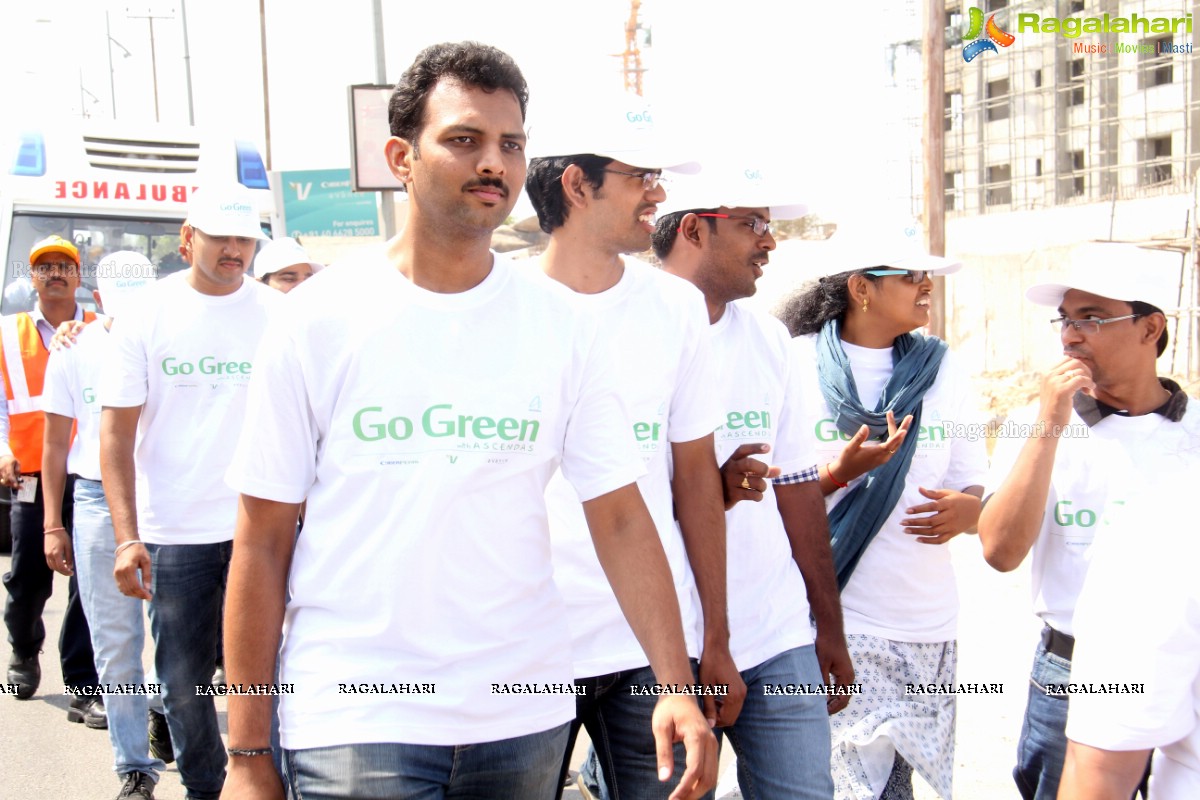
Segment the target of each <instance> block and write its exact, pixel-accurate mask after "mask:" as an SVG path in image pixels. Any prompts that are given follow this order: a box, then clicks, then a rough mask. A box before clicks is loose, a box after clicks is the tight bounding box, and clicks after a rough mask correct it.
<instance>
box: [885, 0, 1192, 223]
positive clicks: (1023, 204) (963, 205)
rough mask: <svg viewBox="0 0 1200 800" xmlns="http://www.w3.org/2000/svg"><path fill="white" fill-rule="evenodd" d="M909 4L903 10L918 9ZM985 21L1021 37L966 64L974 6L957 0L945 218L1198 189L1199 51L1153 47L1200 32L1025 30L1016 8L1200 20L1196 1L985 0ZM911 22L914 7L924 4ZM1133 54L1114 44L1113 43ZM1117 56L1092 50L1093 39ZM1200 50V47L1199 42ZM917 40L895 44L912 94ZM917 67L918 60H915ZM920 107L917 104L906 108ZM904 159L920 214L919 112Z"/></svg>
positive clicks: (950, 47) (950, 4) (902, 82)
mask: <svg viewBox="0 0 1200 800" xmlns="http://www.w3.org/2000/svg"><path fill="white" fill-rule="evenodd" d="M911 5H912V4H911V2H906V6H911ZM981 5H982V7H983V11H984V13H985V15H987V16H988V17H990V16H991V15H992V14H993V13H995V14H996V20H997V22H998V23H999V24H1000V27H1001V28H1002V29H1004V30H1006V31H1008V32H1010V33H1014V34H1015V35H1016V37H1017V41H1016V44H1015V46H1013V47H1010V48H1004V49H1001V50H1000V51H999V52H996V53H990V52H985V53H983V54H982V55H980V56H978V57H976V58H975V59H974V60H972V61H971V62H965V61H964V60H963V58H962V54H961V53H962V47H963V38H962V37H963V35H964V32H965V30H966V26H967V20H968V15H967V13H966V12H967V11H969V10H970V4H969V0H947V2H946V5H945V25H946V50H947V53H946V58H945V61H946V78H945V97H944V108H945V114H944V117H943V134H944V136H945V151H946V163H945V179H946V189H945V191H946V214H947V216H948V217H950V218H953V217H955V216H960V215H973V214H987V213H995V212H1007V211H1021V210H1030V209H1038V208H1047V207H1054V206H1063V205H1071V204H1081V203H1096V202H1111V201H1114V200H1127V199H1133V198H1140V197H1152V196H1155V195H1161V194H1188V193H1190V192H1191V188H1192V180H1193V177H1194V175H1195V172H1196V169H1197V168H1198V167H1200V92H1198V91H1197V89H1196V87H1197V86H1200V58H1197V55H1196V53H1190V52H1184V53H1160V52H1157V48H1158V45H1159V43H1160V42H1161V41H1170V42H1172V43H1178V44H1184V43H1187V44H1190V43H1192V41H1193V35H1192V34H1191V33H1188V34H1184V33H1183V30H1182V29H1181V30H1180V31H1179V33H1177V34H1164V33H1149V32H1147V33H1142V32H1138V33H1130V34H1099V35H1094V34H1093V35H1089V34H1085V35H1082V36H1079V37H1078V38H1069V37H1066V36H1062V35H1059V34H1055V33H1029V32H1018V30H1017V28H1018V26H1017V15H1018V14H1037V15H1038V17H1039V18H1043V19H1044V18H1046V17H1055V18H1057V19H1060V20H1063V19H1066V18H1068V17H1077V18H1084V17H1102V16H1103V15H1105V14H1108V15H1109V16H1110V17H1118V16H1124V17H1129V16H1131V15H1132V14H1135V13H1136V14H1137V15H1138V16H1139V17H1142V18H1155V17H1166V18H1181V17H1184V16H1185V15H1187V14H1194V18H1196V19H1200V2H1188V1H1187V0H1158V1H1157V2H1147V1H1146V0H1136V1H1135V2H1123V1H1122V0H1030V1H1029V2H1022V3H1012V4H1009V3H1007V2H1005V0H983V2H982V3H981ZM914 16H915V10H914ZM1118 40H1119V41H1120V43H1121V45H1122V46H1123V47H1124V48H1129V49H1131V50H1137V49H1139V47H1140V46H1142V45H1145V46H1147V47H1149V48H1152V49H1153V50H1154V52H1117V51H1116V45H1117V41H1118ZM1093 43H1097V44H1107V45H1108V48H1109V52H1107V53H1095V52H1086V49H1087V45H1089V44H1093ZM1193 49H1194V48H1193ZM919 57H920V42H919V41H917V40H915V38H914V39H909V40H905V41H898V42H895V43H893V44H892V45H891V46H890V47H889V58H890V61H891V63H892V64H893V83H894V85H895V86H896V87H897V88H900V89H901V90H903V91H905V92H906V93H907V92H912V91H914V90H915V91H917V92H919V91H920V89H919V87H914V86H913V80H914V76H915V75H918V74H919V73H914V71H913V68H912V66H911V64H912V61H913V60H914V59H919ZM918 63H919V62H918ZM907 107H909V108H912V109H913V110H914V112H916V111H917V110H919V108H920V106H919V105H918V104H912V105H908V106H907ZM904 125H905V127H906V128H907V129H908V130H909V131H910V132H915V136H913V138H912V139H910V141H915V142H916V144H915V145H914V146H913V147H911V148H910V150H909V158H908V164H907V167H908V169H909V170H910V171H911V175H910V180H909V184H910V186H912V187H913V188H914V191H913V192H912V193H911V196H910V198H909V199H910V200H911V202H912V206H913V210H914V211H916V210H919V209H920V207H921V197H920V186H921V180H920V174H921V173H920V170H921V163H920V148H919V142H920V133H919V132H920V117H919V115H916V114H915V113H914V115H908V116H906V118H905V119H904Z"/></svg>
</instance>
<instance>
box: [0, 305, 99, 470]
mask: <svg viewBox="0 0 1200 800" xmlns="http://www.w3.org/2000/svg"><path fill="white" fill-rule="evenodd" d="M94 319H96V315H95V314H94V313H92V312H91V311H85V312H83V321H84V322H91V321H92V320H94ZM49 360H50V351H49V350H47V349H46V346H45V345H44V344H42V335H41V334H40V333H38V329H37V323H36V322H34V321H33V317H31V316H30V315H29V312H27V311H22V312H21V313H19V314H6V315H5V316H3V317H0V371H2V372H3V374H4V388H5V394H6V395H7V396H8V446H9V447H10V448H12V451H13V455H14V456H16V458H17V461H18V462H19V463H20V466H21V471H22V472H25V473H29V472H41V471H42V438H43V436H44V435H45V427H46V417H45V415H44V414H43V413H42V386H43V384H45V382H46V362H47V361H49ZM18 361H19V362H20V363H21V368H20V369H12V368H10V367H9V364H15V363H16V362H18Z"/></svg>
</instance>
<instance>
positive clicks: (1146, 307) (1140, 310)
mask: <svg viewBox="0 0 1200 800" xmlns="http://www.w3.org/2000/svg"><path fill="white" fill-rule="evenodd" d="M1129 306H1130V308H1132V309H1133V313H1135V314H1137V315H1138V316H1139V317H1148V316H1150V315H1151V314H1162V315H1163V317H1166V314H1164V313H1163V310H1162V309H1161V308H1159V307H1158V306H1153V305H1150V304H1149V303H1143V302H1142V301H1141V300H1134V301H1133V302H1132V303H1130V304H1129ZM1170 341H1171V337H1170V336H1168V335H1167V326H1166V325H1163V330H1162V335H1161V336H1159V337H1158V355H1160V356H1161V355H1162V354H1163V353H1165V352H1167V344H1168V343H1169V342H1170Z"/></svg>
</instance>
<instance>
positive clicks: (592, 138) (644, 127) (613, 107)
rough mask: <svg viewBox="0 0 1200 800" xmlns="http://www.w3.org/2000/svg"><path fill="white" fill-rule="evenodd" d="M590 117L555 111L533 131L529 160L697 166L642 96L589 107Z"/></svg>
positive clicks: (672, 168)
mask: <svg viewBox="0 0 1200 800" xmlns="http://www.w3.org/2000/svg"><path fill="white" fill-rule="evenodd" d="M589 109H591V113H588V112H584V113H583V114H582V115H581V114H561V113H557V114H555V115H554V116H553V117H550V118H549V119H548V120H547V123H546V124H545V126H544V127H543V126H542V125H541V124H540V123H539V124H538V125H536V126H534V127H532V128H531V134H530V142H529V147H528V155H529V157H530V158H549V157H551V156H570V155H577V154H591V155H596V156H603V157H604V158H611V159H613V160H614V161H621V162H624V163H626V164H629V165H630V166H633V167H642V168H644V169H661V170H665V171H668V172H678V173H694V172H699V171H700V162H698V161H696V160H694V159H693V158H691V156H690V155H689V154H688V153H686V152H685V151H683V150H682V149H680V148H679V146H678V145H677V144H676V142H677V141H678V138H677V137H671V136H668V135H666V134H665V133H664V132H663V131H662V130H661V129H660V128H656V126H655V121H654V112H653V111H652V110H651V108H650V104H649V103H647V102H646V99H645V98H644V97H639V96H637V95H633V94H626V95H622V96H620V97H618V98H616V99H613V100H610V101H608V102H605V101H603V100H601V101H597V102H596V103H594V104H593V105H591V106H589Z"/></svg>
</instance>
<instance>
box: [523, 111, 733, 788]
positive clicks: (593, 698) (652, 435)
mask: <svg viewBox="0 0 1200 800" xmlns="http://www.w3.org/2000/svg"><path fill="white" fill-rule="evenodd" d="M598 117H599V119H597V120H596V121H595V122H593V123H592V124H591V125H589V126H588V130H590V131H591V134H590V136H588V137H586V138H585V137H583V136H581V135H580V134H579V133H578V132H577V131H578V130H579V129H578V128H576V129H575V131H573V132H572V133H571V134H570V139H568V140H567V141H566V142H564V143H563V144H564V145H565V146H563V147H562V148H561V149H558V150H554V151H553V152H556V153H574V155H552V156H540V157H537V158H533V159H531V160H530V162H529V169H528V176H527V178H526V182H525V187H526V191H527V192H528V194H529V198H530V200H531V201H532V203H533V206H534V209H535V210H536V211H537V215H538V222H539V224H540V226H541V228H542V230H543V231H545V232H546V233H548V234H549V235H550V243H549V244H548V245H547V247H546V252H545V253H544V254H543V256H542V258H541V259H540V260H539V262H538V266H539V267H540V270H541V272H543V273H544V275H538V277H539V278H540V279H541V280H544V281H550V280H551V279H553V280H554V281H558V282H559V283H562V284H564V285H565V286H566V287H567V288H569V289H571V290H572V292H573V294H572V302H573V303H574V304H575V305H577V306H578V307H580V309H581V310H583V311H584V312H585V313H589V314H594V315H595V316H596V317H597V318H598V319H599V321H600V326H601V329H602V331H603V333H604V337H605V341H604V345H605V347H606V348H608V349H609V350H611V351H612V352H613V353H615V354H617V356H616V359H615V364H616V368H617V375H616V386H617V389H618V391H619V393H620V396H621V400H622V401H623V403H624V404H625V407H626V409H627V410H628V412H629V417H630V420H631V422H632V429H631V430H627V431H624V432H623V433H624V435H625V436H627V437H628V438H629V441H630V443H631V444H634V445H635V446H636V447H637V450H638V452H639V454H640V456H641V458H642V460H643V462H644V463H645V466H646V474H645V475H644V476H643V477H642V478H640V479H639V480H638V489H639V491H640V492H641V494H642V496H643V498H644V499H645V501H646V505H647V507H648V508H649V509H650V512H651V515H652V516H653V518H654V522H655V527H656V528H657V529H658V534H659V537H660V539H661V540H662V546H663V549H664V551H665V552H666V555H667V560H668V562H669V563H670V566H671V574H672V578H673V579H674V584H675V593H676V596H677V598H678V600H679V606H680V611H681V613H682V619H683V629H684V630H683V632H684V637H685V640H686V642H687V649H688V656H689V658H690V659H692V662H693V669H696V662H697V660H698V661H699V667H698V670H697V671H696V679H697V680H698V682H699V683H700V684H702V685H709V686H715V687H721V690H722V691H725V692H726V693H725V694H723V695H721V696H717V695H709V696H705V697H703V698H702V700H703V703H702V704H703V707H704V708H705V711H706V715H707V717H708V721H709V724H710V725H712V724H714V723H717V724H729V723H730V722H732V721H733V720H734V719H736V717H737V714H738V709H739V708H740V706H741V702H742V697H743V696H744V694H745V688H744V687H743V686H742V685H741V679H740V678H739V677H738V674H737V670H736V669H735V668H734V664H733V661H732V659H731V658H730V655H729V628H728V623H727V620H726V610H725V521H724V517H723V513H722V508H721V502H720V480H721V479H720V474H719V473H718V471H717V464H716V456H715V454H714V448H713V430H714V429H715V428H716V427H717V425H718V424H719V421H720V420H719V409H718V408H717V406H716V405H715V403H714V402H713V400H712V385H713V383H714V382H715V380H716V377H715V376H714V375H713V374H711V372H710V364H709V359H708V332H707V320H706V316H705V312H704V302H703V299H702V298H701V296H700V294H699V293H698V292H697V291H696V290H695V289H694V288H693V287H691V286H689V285H688V284H687V283H686V282H685V281H681V280H679V279H677V278H673V277H672V276H670V275H667V274H665V273H663V272H661V271H660V270H656V269H654V268H653V267H651V266H650V265H649V264H646V263H645V262H643V261H639V260H637V259H635V258H630V257H628V256H629V254H631V253H639V252H643V251H645V250H647V249H648V248H649V247H650V234H651V233H652V232H653V231H654V218H655V214H656V209H657V206H658V203H660V202H661V201H662V200H663V199H664V198H665V197H666V193H665V191H664V189H663V186H662V185H661V183H660V180H661V178H662V173H663V169H664V168H665V169H667V170H671V171H673V172H676V173H683V172H692V171H695V170H697V169H699V164H697V163H695V162H689V161H686V160H685V159H684V158H683V157H682V156H680V155H679V154H678V153H674V152H671V151H670V150H669V149H665V148H664V147H663V146H662V144H661V140H660V139H658V138H657V135H656V133H655V131H654V128H653V126H652V123H650V122H649V121H648V120H649V118H650V115H649V114H648V113H644V112H642V110H641V109H638V110H637V112H633V113H626V111H625V110H624V109H620V113H617V112H616V111H611V112H610V113H609V114H600V115H598ZM551 136H553V133H551ZM588 139H590V141H589V140H588ZM555 144H556V143H554V142H551V143H549V144H548V145H547V147H550V148H552V147H554V146H555ZM581 150H582V151H583V152H582V153H580V152H579V151H581ZM542 152H546V148H543V149H542ZM647 165H648V166H647ZM556 288H558V287H556ZM633 353H636V357H634V356H633V355H632V354H633ZM617 434H618V432H616V431H614V432H613V435H614V436H615V435H617ZM546 502H547V507H548V510H549V514H550V523H551V525H550V530H551V547H552V555H553V559H554V579H555V582H556V583H557V585H558V587H559V590H560V591H561V592H562V594H563V597H564V599H565V601H566V604H567V609H568V614H569V622H570V628H571V649H572V657H573V662H574V674H575V685H576V686H577V687H580V688H581V691H582V693H581V694H578V695H577V696H576V703H575V707H576V717H575V721H574V722H573V723H572V727H571V732H570V737H569V740H568V745H567V750H566V754H565V757H564V759H563V766H562V775H563V778H564V780H565V777H566V775H567V773H568V767H569V760H570V756H571V750H572V747H573V745H574V741H575V737H576V735H577V734H578V732H579V729H580V727H585V728H586V729H587V731H588V733H589V734H590V736H591V740H592V746H593V749H594V752H595V754H596V759H597V763H598V764H599V766H600V770H599V771H600V773H601V775H600V779H601V780H602V783H601V784H600V786H601V789H600V792H601V794H602V796H604V797H609V796H613V797H624V796H636V797H644V798H651V797H666V796H667V795H668V794H669V793H670V792H671V787H670V786H669V785H667V784H664V783H662V782H661V781H660V780H659V777H658V775H657V767H656V763H655V749H654V738H653V736H652V735H651V730H650V719H651V715H652V714H653V712H654V707H655V704H656V701H657V699H658V698H657V697H656V696H655V695H654V694H652V693H651V692H650V691H645V690H646V689H647V688H652V687H653V685H654V683H655V677H654V672H653V670H651V668H650V662H649V660H648V658H647V655H646V653H645V652H644V651H643V649H642V647H641V646H640V645H639V644H638V640H637V638H636V637H635V636H634V633H633V630H632V629H631V627H630V625H629V623H628V622H627V621H626V619H625V616H624V614H622V612H621V607H620V606H619V605H618V603H617V598H616V596H615V595H614V593H613V590H612V588H611V587H610V586H609V582H608V580H607V578H606V577H605V574H604V571H603V569H602V568H601V565H600V562H599V560H598V558H597V555H596V550H595V548H594V547H593V546H592V543H591V538H590V537H589V535H588V527H587V520H586V519H585V518H584V513H583V506H582V504H581V503H580V499H579V496H578V495H577V494H576V492H575V491H574V490H573V489H572V488H571V485H570V483H568V482H567V480H566V478H564V476H563V474H562V472H561V471H560V472H558V473H556V474H555V476H554V477H553V478H552V479H551V482H550V484H549V486H548V487H547V491H546ZM676 520H678V522H677V521H676ZM697 590H698V593H699V598H698V600H699V602H697V597H696V595H697ZM701 619H703V633H702V635H701ZM702 653H703V655H702ZM714 746H715V743H714ZM684 757H685V753H684V749H683V746H682V745H676V747H675V763H676V774H681V770H682V767H683V766H684ZM560 787H561V782H560ZM560 792H561V788H560Z"/></svg>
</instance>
